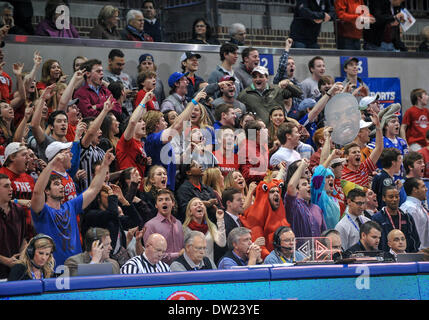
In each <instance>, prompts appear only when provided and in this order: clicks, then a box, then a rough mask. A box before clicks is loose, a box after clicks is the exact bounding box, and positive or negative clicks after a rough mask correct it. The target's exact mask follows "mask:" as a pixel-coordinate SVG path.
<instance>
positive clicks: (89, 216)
mask: <svg viewBox="0 0 429 320" xmlns="http://www.w3.org/2000/svg"><path fill="white" fill-rule="evenodd" d="M108 202H109V205H108V207H107V210H106V211H103V210H100V209H92V210H90V211H88V212H86V213H85V214H84V216H83V219H82V227H81V232H82V235H83V237H85V234H86V232H87V231H88V229H89V228H94V227H97V228H104V229H107V230H109V232H110V238H111V239H112V244H111V245H112V248H113V249H114V248H115V247H116V241H117V239H118V233H120V234H121V246H122V247H124V248H125V249H126V248H127V238H126V235H125V232H124V230H128V229H130V228H134V227H137V226H138V225H141V222H140V218H139V215H138V213H137V211H136V209H135V208H134V205H133V204H130V206H123V207H122V209H123V212H124V215H123V216H119V212H118V197H117V196H116V195H112V196H109V197H108Z"/></svg>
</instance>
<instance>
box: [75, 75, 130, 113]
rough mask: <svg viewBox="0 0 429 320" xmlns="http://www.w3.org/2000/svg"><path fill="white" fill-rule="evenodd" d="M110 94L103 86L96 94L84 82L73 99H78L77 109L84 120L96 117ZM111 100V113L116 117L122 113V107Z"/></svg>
mask: <svg viewBox="0 0 429 320" xmlns="http://www.w3.org/2000/svg"><path fill="white" fill-rule="evenodd" d="M111 94H112V93H111V92H110V91H109V89H107V88H106V87H104V86H101V88H100V91H99V92H98V94H97V92H95V91H94V90H93V89H91V88H90V87H89V86H88V82H85V85H83V86H82V87H80V88H79V89H77V90H76V92H75V93H74V96H73V99H76V98H79V103H78V108H79V109H80V112H81V113H82V116H83V117H84V118H85V117H96V116H98V115H99V114H100V112H101V110H103V107H104V102H106V100H107V99H108V98H109V96H110V95H111ZM112 99H113V102H114V105H113V109H112V112H113V113H114V114H115V116H116V117H118V116H120V115H121V113H122V107H121V105H120V104H119V102H117V101H116V100H115V98H113V97H112ZM92 106H96V108H95V109H94V108H93V107H92Z"/></svg>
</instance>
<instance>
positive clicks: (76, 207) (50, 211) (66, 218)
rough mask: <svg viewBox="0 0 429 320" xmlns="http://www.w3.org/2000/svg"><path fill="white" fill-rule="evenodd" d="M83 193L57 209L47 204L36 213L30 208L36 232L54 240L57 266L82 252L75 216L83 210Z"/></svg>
mask: <svg viewBox="0 0 429 320" xmlns="http://www.w3.org/2000/svg"><path fill="white" fill-rule="evenodd" d="M82 203H83V195H82V194H80V195H79V196H78V197H76V198H74V199H71V200H69V201H67V202H66V203H64V204H62V205H61V208H60V209H59V210H57V209H54V208H52V207H50V206H48V205H47V204H45V205H44V206H43V209H42V211H40V212H39V214H36V213H35V212H34V211H33V210H31V217H32V219H33V223H34V227H35V228H36V231H37V233H44V234H46V235H48V236H50V237H51V238H52V239H53V240H54V242H55V252H54V259H55V264H56V265H57V266H60V265H63V264H64V261H66V260H67V258H69V257H71V256H74V255H76V254H79V253H81V252H82V246H81V243H80V237H79V228H78V226H77V220H76V217H77V215H78V214H79V213H81V212H82V211H83V209H82Z"/></svg>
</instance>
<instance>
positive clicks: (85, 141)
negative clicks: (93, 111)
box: [81, 96, 113, 148]
mask: <svg viewBox="0 0 429 320" xmlns="http://www.w3.org/2000/svg"><path fill="white" fill-rule="evenodd" d="M112 108H113V97H112V96H110V97H109V98H108V99H107V100H106V101H105V102H104V106H103V110H101V112H100V114H99V115H98V116H97V117H96V118H95V119H94V121H93V122H92V123H91V125H90V126H89V128H88V131H87V132H86V133H85V135H84V137H83V138H82V141H81V145H82V147H83V148H88V147H89V145H90V144H91V141H92V140H93V139H94V137H95V136H96V135H97V132H98V130H99V129H100V127H101V124H102V123H103V120H104V118H105V117H106V116H107V113H108V112H109V111H111V110H112Z"/></svg>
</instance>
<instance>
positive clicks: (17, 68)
mask: <svg viewBox="0 0 429 320" xmlns="http://www.w3.org/2000/svg"><path fill="white" fill-rule="evenodd" d="M23 69H24V64H23V63H19V62H16V63H14V64H13V74H14V75H15V76H16V77H20V76H22V70H23Z"/></svg>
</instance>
